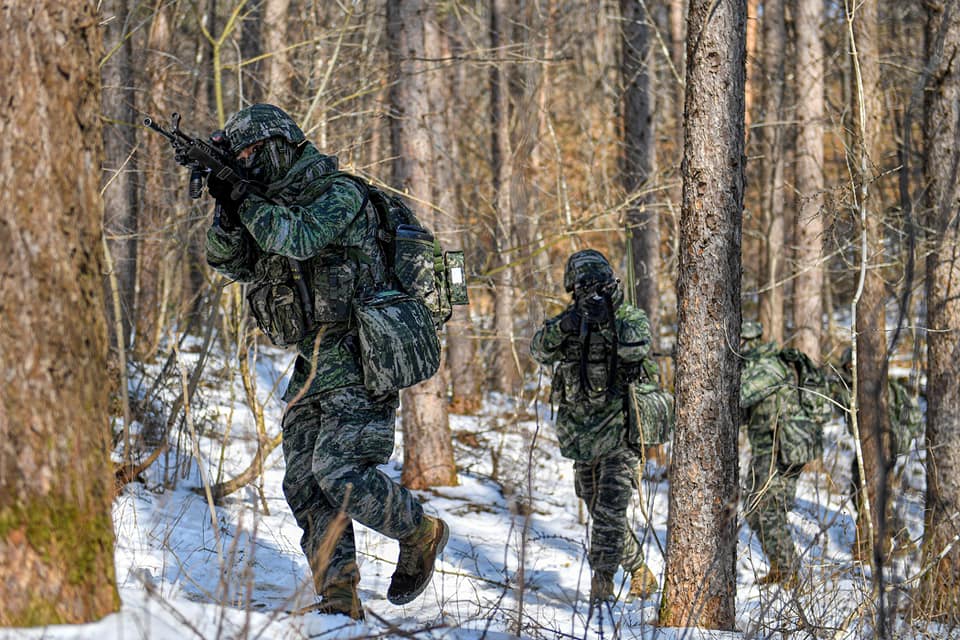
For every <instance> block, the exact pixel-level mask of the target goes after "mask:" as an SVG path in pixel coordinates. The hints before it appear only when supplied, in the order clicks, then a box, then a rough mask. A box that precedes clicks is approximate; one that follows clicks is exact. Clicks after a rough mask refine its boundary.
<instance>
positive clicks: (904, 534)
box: [830, 347, 923, 555]
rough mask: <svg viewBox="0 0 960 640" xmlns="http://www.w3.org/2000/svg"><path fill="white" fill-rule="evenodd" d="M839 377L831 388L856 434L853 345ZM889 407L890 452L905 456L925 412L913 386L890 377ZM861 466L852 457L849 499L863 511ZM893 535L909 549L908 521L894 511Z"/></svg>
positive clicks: (846, 352)
mask: <svg viewBox="0 0 960 640" xmlns="http://www.w3.org/2000/svg"><path fill="white" fill-rule="evenodd" d="M835 371H836V374H837V375H836V376H835V377H834V378H833V379H831V381H830V382H831V391H832V396H833V400H834V402H835V405H834V406H835V407H836V408H837V410H838V411H839V412H840V414H841V415H842V416H843V420H844V423H845V424H846V427H847V433H849V434H850V435H853V424H852V421H851V418H850V411H849V407H850V400H851V398H850V394H851V391H852V389H853V351H852V349H850V347H847V348H846V349H844V351H843V353H842V354H841V355H840V362H839V364H838V366H837V367H836V369H835ZM887 407H888V409H889V417H890V427H889V428H890V446H891V449H892V450H891V451H890V453H891V454H892V455H893V457H897V456H901V455H906V454H907V453H909V452H910V446H911V444H912V443H913V439H914V438H917V437H919V436H920V434H921V433H922V432H923V414H922V412H921V410H920V403H919V401H918V398H917V395H916V394H914V393H911V391H910V389H908V388H907V386H906V385H905V384H904V383H903V382H901V381H900V380H897V379H896V378H893V377H891V378H888V380H887ZM860 491H861V486H860V465H859V464H858V463H857V457H856V456H853V459H852V460H851V461H850V488H849V492H850V498H851V501H852V502H853V508H854V510H855V511H857V512H858V513H859V511H860ZM890 518H891V522H892V525H893V526H892V529H893V531H894V537H895V540H896V541H897V543H898V544H897V546H898V547H901V548H910V547H911V546H912V544H911V543H910V542H909V532H908V531H907V529H906V524H905V523H904V522H903V521H902V519H901V518H900V517H899V515H898V514H897V513H896V512H895V511H892V512H891V514H890ZM859 551H860V549H859V546H858V545H857V544H856V543H854V555H858V554H859Z"/></svg>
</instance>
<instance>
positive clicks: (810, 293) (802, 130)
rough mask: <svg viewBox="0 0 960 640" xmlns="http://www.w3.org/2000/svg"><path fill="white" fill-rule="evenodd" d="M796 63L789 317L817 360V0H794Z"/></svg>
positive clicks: (820, 187) (820, 107)
mask: <svg viewBox="0 0 960 640" xmlns="http://www.w3.org/2000/svg"><path fill="white" fill-rule="evenodd" d="M793 14H794V18H795V20H796V33H797V63H796V68H795V70H794V73H795V77H796V80H795V82H796V83H797V167H796V175H797V201H798V206H797V216H796V218H795V228H794V237H795V238H796V242H795V247H794V255H795V258H796V268H797V279H796V284H795V286H794V297H793V321H794V330H795V332H796V337H795V338H794V340H795V344H796V346H797V348H798V349H800V350H801V351H803V352H804V353H806V354H807V355H808V356H810V357H811V358H812V359H813V360H814V362H819V361H820V355H821V353H820V352H821V347H820V341H821V335H822V332H823V293H822V292H823V288H824V278H823V213H822V210H823V193H824V177H823V129H824V124H823V114H824V99H823V91H824V80H823V39H822V38H823V35H822V32H821V29H820V23H821V20H822V17H823V3H821V2H820V0H794V7H793Z"/></svg>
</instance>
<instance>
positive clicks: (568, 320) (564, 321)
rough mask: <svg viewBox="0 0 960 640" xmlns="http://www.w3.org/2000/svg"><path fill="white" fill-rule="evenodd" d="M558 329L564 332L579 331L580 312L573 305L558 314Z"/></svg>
mask: <svg viewBox="0 0 960 640" xmlns="http://www.w3.org/2000/svg"><path fill="white" fill-rule="evenodd" d="M560 331H563V332H564V333H580V312H579V311H577V308H576V307H574V306H570V307H567V310H566V311H564V312H563V313H562V314H560Z"/></svg>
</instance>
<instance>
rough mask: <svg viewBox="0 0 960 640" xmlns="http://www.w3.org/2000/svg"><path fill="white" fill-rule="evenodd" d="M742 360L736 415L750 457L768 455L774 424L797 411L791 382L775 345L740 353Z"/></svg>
mask: <svg viewBox="0 0 960 640" xmlns="http://www.w3.org/2000/svg"><path fill="white" fill-rule="evenodd" d="M743 358H744V365H743V370H742V372H741V373H740V413H741V415H742V417H743V423H744V424H745V425H746V428H747V435H748V437H749V438H750V444H751V446H752V447H753V450H754V454H755V455H758V454H764V453H767V454H769V453H771V452H772V451H773V440H774V433H775V430H776V428H777V424H778V422H779V421H780V420H781V419H782V418H783V417H784V416H787V415H792V414H795V413H797V412H799V411H800V408H799V407H798V406H797V403H796V401H795V398H796V394H795V393H792V389H793V388H794V384H792V383H793V382H794V381H793V380H792V379H791V375H790V374H791V371H790V370H789V369H788V368H787V364H786V363H785V362H784V361H783V360H782V359H781V358H780V347H779V346H777V344H776V343H775V342H767V343H764V344H760V345H758V346H756V347H753V348H751V349H749V350H747V351H745V352H744V353H743Z"/></svg>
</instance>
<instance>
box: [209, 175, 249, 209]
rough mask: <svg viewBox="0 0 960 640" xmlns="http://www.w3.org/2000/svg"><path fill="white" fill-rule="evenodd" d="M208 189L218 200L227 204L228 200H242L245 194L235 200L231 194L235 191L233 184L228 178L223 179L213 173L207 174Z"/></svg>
mask: <svg viewBox="0 0 960 640" xmlns="http://www.w3.org/2000/svg"><path fill="white" fill-rule="evenodd" d="M207 191H208V192H209V193H210V195H211V196H213V198H214V199H216V200H218V201H219V202H221V203H222V204H224V205H226V204H227V203H228V202H241V201H242V200H243V198H244V196H240V197H239V198H238V199H236V200H234V199H233V197H232V196H231V194H232V193H233V185H231V184H230V183H229V182H227V181H226V180H221V179H220V178H218V177H216V176H215V175H213V174H212V173H211V174H210V175H209V176H207Z"/></svg>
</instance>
